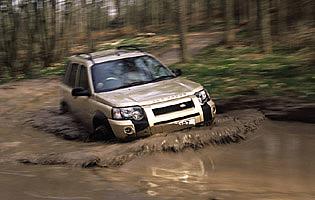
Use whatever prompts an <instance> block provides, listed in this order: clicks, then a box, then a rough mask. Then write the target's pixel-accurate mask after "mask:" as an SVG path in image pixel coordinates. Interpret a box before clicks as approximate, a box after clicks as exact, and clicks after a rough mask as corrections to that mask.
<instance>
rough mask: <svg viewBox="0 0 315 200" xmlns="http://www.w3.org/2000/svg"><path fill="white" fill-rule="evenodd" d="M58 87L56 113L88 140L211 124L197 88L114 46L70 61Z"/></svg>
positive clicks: (210, 110) (209, 104)
mask: <svg viewBox="0 0 315 200" xmlns="http://www.w3.org/2000/svg"><path fill="white" fill-rule="evenodd" d="M69 60H70V61H69V63H68V65H67V66H66V73H65V77H64V81H63V83H62V84H61V97H62V98H61V104H60V105H61V109H62V111H64V112H66V111H70V112H71V113H73V114H74V115H75V116H76V117H77V118H79V120H80V121H81V122H82V123H83V124H84V125H85V126H86V127H87V128H88V130H89V132H90V134H91V135H93V134H105V135H107V136H115V137H116V138H118V139H120V140H129V139H132V138H138V137H144V136H149V135H152V134H155V133H161V132H171V131H175V130H180V129H184V128H188V127H192V126H196V125H209V124H211V123H212V121H213V119H214V116H215V113H216V108H215V104H214V102H213V101H212V100H211V98H210V96H209V94H208V92H207V91H206V90H205V89H204V88H203V87H202V86H201V85H200V84H198V83H195V82H192V81H190V80H187V79H185V78H182V77H180V75H181V71H180V70H173V71H172V70H170V69H169V68H167V67H166V66H165V65H163V64H161V62H160V61H158V59H156V58H155V57H154V56H152V55H150V54H148V53H146V52H143V51H141V50H139V49H137V48H133V47H127V46H125V47H119V48H117V49H114V50H106V51H101V52H95V53H91V54H79V55H75V56H72V57H70V59H69Z"/></svg>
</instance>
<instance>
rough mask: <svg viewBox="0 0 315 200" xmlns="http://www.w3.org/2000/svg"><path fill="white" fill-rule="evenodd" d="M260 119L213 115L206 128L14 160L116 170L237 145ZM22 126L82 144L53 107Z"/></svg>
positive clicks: (72, 124) (246, 114)
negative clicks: (159, 156) (163, 156)
mask: <svg viewBox="0 0 315 200" xmlns="http://www.w3.org/2000/svg"><path fill="white" fill-rule="evenodd" d="M264 119H265V116H264V115H263V114H262V113H261V112H259V111H257V110H253V109H248V110H240V111H232V112H227V113H225V114H219V115H217V117H216V119H215V122H214V124H213V126H210V127H197V128H191V129H186V130H183V131H179V132H173V133H163V134H156V135H152V136H150V137H147V138H142V139H138V140H135V141H132V142H128V143H119V142H111V143H105V142H102V141H98V142H95V145H93V146H89V147H87V148H83V149H81V150H78V151H72V152H61V153H60V152H58V153H48V154H33V155H23V156H21V157H20V158H18V159H17V160H18V161H19V162H21V163H25V164H41V165H74V166H81V167H95V166H97V167H118V166H121V165H123V164H125V163H126V162H129V161H131V160H133V159H134V158H137V157H140V156H144V155H148V154H152V153H154V152H181V151H184V150H186V149H193V150H198V149H201V148H203V147H205V146H209V145H222V144H229V143H238V142H240V141H242V140H245V139H246V138H247V137H248V136H249V135H250V134H249V133H253V132H254V130H255V129H257V127H258V126H259V125H260V124H261V122H262V121H263V120H264ZM26 123H28V124H30V125H32V126H33V127H35V128H37V129H40V130H42V131H45V132H49V133H52V134H55V135H57V136H60V137H62V138H65V139H70V140H78V141H86V138H87V132H86V131H85V130H84V128H83V127H82V126H80V124H78V123H77V122H76V121H75V120H74V119H73V118H72V117H71V115H68V114H63V115H61V114H60V113H59V112H58V109H57V108H56V107H50V108H49V109H43V110H40V111H39V112H38V113H36V114H33V115H32V117H30V119H29V120H27V121H26Z"/></svg>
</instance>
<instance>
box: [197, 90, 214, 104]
mask: <svg viewBox="0 0 315 200" xmlns="http://www.w3.org/2000/svg"><path fill="white" fill-rule="evenodd" d="M195 95H196V97H197V98H198V100H199V102H200V103H201V104H202V105H203V104H205V103H206V102H208V101H209V100H210V97H209V95H208V92H207V91H206V90H205V89H203V90H201V91H199V92H196V93H195Z"/></svg>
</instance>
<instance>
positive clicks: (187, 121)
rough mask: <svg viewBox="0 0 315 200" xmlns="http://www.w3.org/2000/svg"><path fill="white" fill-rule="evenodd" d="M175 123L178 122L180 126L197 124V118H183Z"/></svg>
mask: <svg viewBox="0 0 315 200" xmlns="http://www.w3.org/2000/svg"><path fill="white" fill-rule="evenodd" d="M174 124H178V125H180V126H187V125H195V124H196V120H195V118H190V119H183V120H180V121H176V122H174Z"/></svg>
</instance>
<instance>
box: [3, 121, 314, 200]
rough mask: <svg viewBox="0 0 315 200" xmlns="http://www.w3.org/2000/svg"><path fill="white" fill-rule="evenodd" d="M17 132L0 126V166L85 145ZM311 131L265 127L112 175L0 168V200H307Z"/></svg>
mask: <svg viewBox="0 0 315 200" xmlns="http://www.w3.org/2000/svg"><path fill="white" fill-rule="evenodd" d="M13 129H14V130H15V131H13ZM16 130H17V129H16V127H10V125H8V124H3V123H2V124H1V138H0V147H1V148H0V158H1V159H5V158H6V156H8V155H9V156H10V157H12V156H16V155H18V154H20V153H21V152H24V153H25V152H32V153H33V152H45V153H48V152H49V151H54V152H58V150H59V149H62V150H63V151H64V150H65V149H67V150H69V151H73V150H74V149H78V148H87V147H88V146H89V145H92V144H84V143H78V142H67V141H63V140H61V139H59V138H56V137H55V136H52V135H44V134H42V133H38V132H36V131H34V129H27V128H23V129H18V131H16ZM314 130H315V125H314V124H302V123H286V122H272V121H266V122H264V124H263V126H261V127H260V128H259V130H258V131H257V134H256V135H255V136H254V137H252V138H251V139H249V140H247V141H245V142H242V143H240V144H232V145H224V146H217V147H211V146H210V147H207V148H204V149H202V150H198V151H186V152H183V153H159V154H153V155H148V156H145V157H141V158H137V159H134V160H133V161H131V162H128V163H126V164H125V165H123V166H122V167H120V168H114V169H107V168H94V169H81V168H73V167H71V168H70V167H62V166H36V165H35V166H34V165H22V164H16V163H7V164H4V163H3V162H1V163H2V164H0V199H152V198H153V199H154V198H156V199H192V198H193V199H314V198H315V173H314V169H315V159H313V158H314V154H315V148H314V145H313V144H314V143H315V135H314ZM41 135H43V136H41ZM48 143H49V145H47V144H48Z"/></svg>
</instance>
